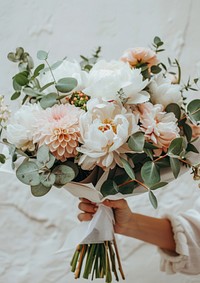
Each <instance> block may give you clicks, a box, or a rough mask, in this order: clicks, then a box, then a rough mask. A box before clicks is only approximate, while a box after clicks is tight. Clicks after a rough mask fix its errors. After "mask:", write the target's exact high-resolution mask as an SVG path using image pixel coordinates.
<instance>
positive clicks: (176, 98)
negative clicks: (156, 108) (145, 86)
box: [149, 74, 183, 108]
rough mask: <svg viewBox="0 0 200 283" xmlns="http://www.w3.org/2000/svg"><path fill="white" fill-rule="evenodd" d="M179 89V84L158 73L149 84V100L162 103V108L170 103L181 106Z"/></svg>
mask: <svg viewBox="0 0 200 283" xmlns="http://www.w3.org/2000/svg"><path fill="white" fill-rule="evenodd" d="M180 89H181V87H180V85H179V84H172V83H171V80H170V79H169V78H164V77H163V75H162V74H159V75H157V76H155V77H154V78H153V80H152V81H151V83H150V85H149V91H150V96H151V102H152V103H153V104H162V105H163V106H164V108H166V106H167V105H169V104H170V103H177V104H178V105H179V106H181V105H182V103H183V98H182V96H181V91H180Z"/></svg>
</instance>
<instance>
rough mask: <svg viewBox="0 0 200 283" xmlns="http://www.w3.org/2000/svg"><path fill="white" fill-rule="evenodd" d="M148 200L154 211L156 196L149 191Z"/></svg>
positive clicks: (156, 204) (156, 203) (156, 202)
mask: <svg viewBox="0 0 200 283" xmlns="http://www.w3.org/2000/svg"><path fill="white" fill-rule="evenodd" d="M149 200H150V202H151V204H152V205H153V207H154V208H155V209H156V208H157V207H158V201H157V199H156V196H155V195H154V194H153V192H152V191H151V190H150V191H149Z"/></svg>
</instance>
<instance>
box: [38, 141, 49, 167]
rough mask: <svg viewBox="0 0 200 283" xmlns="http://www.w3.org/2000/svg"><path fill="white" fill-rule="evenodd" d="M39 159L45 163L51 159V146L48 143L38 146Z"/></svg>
mask: <svg viewBox="0 0 200 283" xmlns="http://www.w3.org/2000/svg"><path fill="white" fill-rule="evenodd" d="M37 161H39V162H40V163H42V164H45V163H47V162H48V161H49V148H48V146H47V145H46V144H43V145H42V146H40V147H39V148H38V151H37Z"/></svg>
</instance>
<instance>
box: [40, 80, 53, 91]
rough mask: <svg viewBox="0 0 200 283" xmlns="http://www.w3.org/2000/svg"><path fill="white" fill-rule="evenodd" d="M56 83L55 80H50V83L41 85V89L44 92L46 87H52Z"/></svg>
mask: <svg viewBox="0 0 200 283" xmlns="http://www.w3.org/2000/svg"><path fill="white" fill-rule="evenodd" d="M54 84H55V82H49V83H48V84H46V85H44V86H43V87H41V89H40V91H41V92H43V91H44V90H45V89H47V88H48V87H50V86H51V85H54Z"/></svg>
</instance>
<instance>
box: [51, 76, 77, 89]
mask: <svg viewBox="0 0 200 283" xmlns="http://www.w3.org/2000/svg"><path fill="white" fill-rule="evenodd" d="M77 85H78V82H77V80H76V79H75V78H71V77H67V78H63V79H60V80H59V81H58V82H57V84H56V86H55V87H56V89H57V90H58V91H60V92H62V93H68V92H70V91H72V90H73V89H74V88H75V87H76V86H77Z"/></svg>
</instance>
